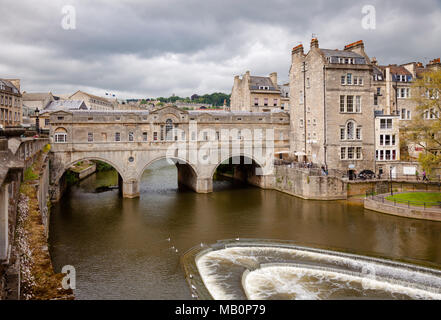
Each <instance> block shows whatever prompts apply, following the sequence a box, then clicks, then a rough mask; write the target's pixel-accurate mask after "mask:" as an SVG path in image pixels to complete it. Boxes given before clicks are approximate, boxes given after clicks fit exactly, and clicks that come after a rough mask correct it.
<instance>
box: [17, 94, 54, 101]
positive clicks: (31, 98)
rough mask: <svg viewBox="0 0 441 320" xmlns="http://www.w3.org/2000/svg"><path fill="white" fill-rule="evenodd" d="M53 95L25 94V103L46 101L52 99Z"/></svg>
mask: <svg viewBox="0 0 441 320" xmlns="http://www.w3.org/2000/svg"><path fill="white" fill-rule="evenodd" d="M52 98H53V95H52V93H50V92H32V93H28V92H25V93H23V101H39V100H46V99H52Z"/></svg>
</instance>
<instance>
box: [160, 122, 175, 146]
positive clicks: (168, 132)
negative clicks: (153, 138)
mask: <svg viewBox="0 0 441 320" xmlns="http://www.w3.org/2000/svg"><path fill="white" fill-rule="evenodd" d="M165 137H166V140H168V141H170V140H173V121H172V120H171V119H167V120H166V121H165ZM161 140H163V139H161Z"/></svg>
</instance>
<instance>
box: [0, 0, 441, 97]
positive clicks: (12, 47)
mask: <svg viewBox="0 0 441 320" xmlns="http://www.w3.org/2000/svg"><path fill="white" fill-rule="evenodd" d="M370 2H371V3H370V4H372V5H374V6H375V8H376V11H377V29H376V30H364V29H362V27H361V18H362V13H361V8H362V7H363V5H365V4H366V2H365V1H362V2H358V1H350V0H343V1H339V2H337V3H336V2H335V1H324V0H320V1H308V2H306V1H288V0H276V1H256V0H254V1H237V0H226V1H207V0H186V1H178V0H175V1H171V0H165V1H164V0H162V1H159V0H150V1H141V0H126V1H103V0H100V1H80V0H76V1H75V0H74V1H69V2H67V1H66V2H65V1H50V0H45V1H38V2H37V1H30V0H29V1H7V0H0V7H1V8H2V20H1V22H0V42H1V43H2V48H3V47H5V46H8V45H9V48H6V49H5V50H3V49H2V51H1V52H0V73H2V74H1V75H0V76H4V77H20V78H22V79H23V86H24V88H25V90H28V91H36V90H44V91H48V90H52V91H54V92H66V91H67V92H70V91H75V90H76V89H78V88H82V89H88V90H91V91H92V92H94V93H97V94H102V93H103V92H105V91H113V92H118V93H119V95H120V96H121V97H123V96H138V97H142V96H158V95H169V94H172V93H175V94H178V95H190V94H192V93H194V92H198V93H206V92H214V91H224V92H229V91H230V90H231V86H232V80H233V76H234V75H235V74H242V73H244V72H245V71H246V70H250V71H251V72H252V73H254V74H268V73H270V72H272V71H277V72H278V73H279V74H280V76H279V78H280V79H281V80H286V79H287V74H288V69H289V64H290V49H291V48H292V47H293V46H295V45H296V44H297V43H298V42H299V41H301V42H303V43H304V45H305V47H306V48H308V47H309V40H310V38H311V34H312V33H316V34H318V37H319V41H320V46H322V47H327V48H342V47H343V46H344V45H345V44H347V43H348V42H352V41H356V40H360V39H363V40H364V41H365V44H366V50H367V52H368V54H370V55H372V56H376V57H377V59H378V60H379V61H380V63H384V64H387V63H404V62H407V61H414V60H420V61H421V60H422V61H423V62H427V61H425V60H424V58H427V59H428V58H434V57H438V56H439V55H440V53H441V50H440V49H441V44H440V41H439V40H438V38H439V34H440V31H441V30H440V24H439V21H440V19H441V8H440V7H441V4H440V2H439V1H436V0H428V1H425V2H423V3H416V2H415V1H410V0H405V1H400V2H399V4H398V3H397V2H396V1H370ZM65 4H71V5H73V6H74V7H75V8H76V12H77V29H76V30H71V31H65V30H63V29H62V28H61V26H60V23H61V19H62V14H61V8H62V6H63V5H65ZM427 59H426V60H427Z"/></svg>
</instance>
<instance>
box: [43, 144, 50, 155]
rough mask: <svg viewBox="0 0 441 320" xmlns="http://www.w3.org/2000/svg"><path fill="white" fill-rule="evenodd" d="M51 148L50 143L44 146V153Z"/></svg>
mask: <svg viewBox="0 0 441 320" xmlns="http://www.w3.org/2000/svg"><path fill="white" fill-rule="evenodd" d="M50 150H51V145H50V144H49V143H48V144H47V145H45V146H44V148H43V152H44V153H47V152H49V151H50Z"/></svg>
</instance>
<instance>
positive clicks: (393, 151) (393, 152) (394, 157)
mask: <svg viewBox="0 0 441 320" xmlns="http://www.w3.org/2000/svg"><path fill="white" fill-rule="evenodd" d="M396 157H397V151H396V150H392V160H395V159H396Z"/></svg>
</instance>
